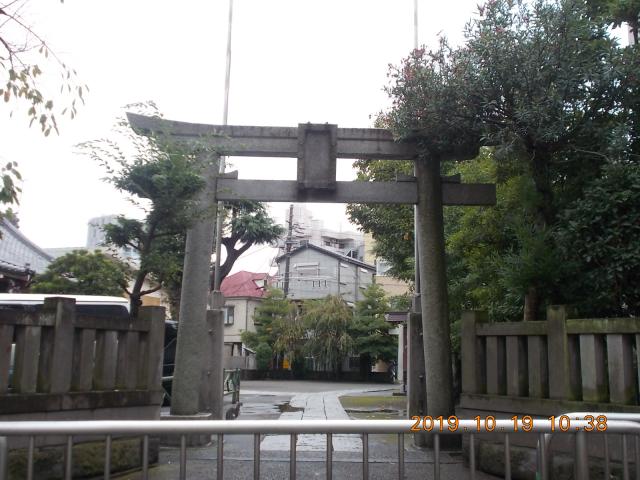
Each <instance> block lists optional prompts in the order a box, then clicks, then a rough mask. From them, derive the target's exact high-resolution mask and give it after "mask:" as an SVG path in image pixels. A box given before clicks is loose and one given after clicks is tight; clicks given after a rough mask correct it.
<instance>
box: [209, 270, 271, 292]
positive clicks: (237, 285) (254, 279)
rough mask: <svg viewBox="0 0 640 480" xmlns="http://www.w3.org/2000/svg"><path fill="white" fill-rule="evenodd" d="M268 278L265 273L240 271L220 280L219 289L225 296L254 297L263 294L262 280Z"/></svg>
mask: <svg viewBox="0 0 640 480" xmlns="http://www.w3.org/2000/svg"><path fill="white" fill-rule="evenodd" d="M265 280H267V281H269V280H270V277H269V274H267V273H253V272H245V271H244V270H243V271H240V272H237V273H234V274H233V275H229V276H227V277H226V278H225V279H224V280H222V285H220V291H221V292H222V294H223V295H224V296H225V297H227V298H228V297H255V298H262V297H264V296H265V290H264V281H265Z"/></svg>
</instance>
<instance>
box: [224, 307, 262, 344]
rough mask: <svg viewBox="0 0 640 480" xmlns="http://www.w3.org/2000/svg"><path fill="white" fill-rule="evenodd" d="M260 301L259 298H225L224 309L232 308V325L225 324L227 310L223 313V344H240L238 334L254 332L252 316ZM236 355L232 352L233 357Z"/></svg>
mask: <svg viewBox="0 0 640 480" xmlns="http://www.w3.org/2000/svg"><path fill="white" fill-rule="evenodd" d="M261 302H262V299H259V298H249V297H240V298H226V299H225V302H224V306H225V309H229V308H230V307H233V324H227V323H226V320H227V318H228V310H227V312H225V325H224V343H227V344H228V343H242V340H241V338H240V334H241V333H242V332H244V331H245V330H247V331H249V332H255V331H256V326H255V325H254V323H253V314H254V312H255V309H256V307H257V306H258V305H260V303H261ZM236 354H237V353H236V352H234V355H236Z"/></svg>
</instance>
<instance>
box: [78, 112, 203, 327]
mask: <svg viewBox="0 0 640 480" xmlns="http://www.w3.org/2000/svg"><path fill="white" fill-rule="evenodd" d="M152 108H153V106H152ZM129 145H131V149H130V151H127V150H125V149H126V148H127V147H128V146H129ZM80 149H81V151H83V152H84V153H86V154H87V155H89V157H90V158H92V159H93V160H95V161H97V162H99V163H100V164H101V165H102V166H103V167H104V168H105V170H106V171H107V174H108V175H107V177H106V179H105V180H106V181H107V182H109V183H111V184H113V185H114V186H115V188H116V189H118V190H119V191H121V192H123V193H125V194H126V195H127V196H128V197H129V198H130V200H131V202H132V203H134V204H135V205H137V206H138V207H139V208H140V209H141V210H143V211H144V212H145V214H146V216H145V218H144V219H143V220H138V219H130V218H125V217H119V218H118V221H117V223H114V224H110V225H106V226H105V227H104V230H105V234H106V243H107V244H109V245H114V246H116V247H121V248H125V247H127V248H131V249H133V250H134V251H135V252H137V253H138V255H139V259H138V261H137V262H136V263H135V264H134V263H133V262H132V264H131V265H130V266H131V267H132V269H135V275H134V278H133V285H132V287H131V288H130V289H128V290H127V293H128V294H129V296H130V298H131V311H132V313H133V314H134V315H135V314H136V313H137V309H138V307H139V305H140V303H141V302H140V299H141V297H142V296H144V295H147V294H149V293H153V292H155V291H157V290H159V289H160V288H162V286H163V285H165V284H167V285H168V284H175V283H177V282H178V283H179V280H178V279H179V278H180V277H181V274H182V273H181V272H182V266H183V255H184V254H183V252H184V238H185V232H186V230H187V228H188V227H189V225H190V224H191V223H192V222H193V221H195V220H196V219H197V218H198V216H199V215H201V214H203V213H204V212H201V211H197V210H196V207H195V196H196V194H197V193H198V192H199V190H200V189H202V188H203V186H204V181H203V180H202V178H201V175H200V173H201V171H202V169H203V168H205V167H206V164H203V163H202V162H201V160H199V159H197V158H196V157H195V155H194V154H193V153H192V152H190V151H188V150H186V149H185V148H183V147H181V146H180V145H178V144H175V143H171V142H170V140H168V139H167V137H154V138H146V137H139V136H138V135H135V134H134V133H133V131H132V130H130V129H129V126H128V124H127V123H126V121H124V120H123V121H120V122H119V123H118V124H117V126H116V129H115V131H114V138H111V139H102V140H95V141H90V142H86V143H83V144H81V145H80ZM148 279H151V280H152V281H153V282H154V283H155V285H153V286H151V287H150V288H147V289H144V285H145V281H146V280H148Z"/></svg>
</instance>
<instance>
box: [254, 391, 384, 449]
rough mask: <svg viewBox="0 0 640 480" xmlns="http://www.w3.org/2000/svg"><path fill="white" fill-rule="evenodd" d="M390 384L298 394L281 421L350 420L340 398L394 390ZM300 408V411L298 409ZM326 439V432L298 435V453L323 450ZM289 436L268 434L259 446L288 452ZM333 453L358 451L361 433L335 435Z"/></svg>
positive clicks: (360, 443) (290, 402)
mask: <svg viewBox="0 0 640 480" xmlns="http://www.w3.org/2000/svg"><path fill="white" fill-rule="evenodd" d="M395 389H396V386H393V385H379V386H378V385H376V386H375V387H371V386H368V387H364V388H356V389H349V390H339V391H329V392H313V393H299V394H297V395H295V396H294V397H293V398H292V399H291V400H290V401H289V406H290V407H291V408H292V409H296V410H295V411H289V412H283V413H282V415H280V419H282V420H349V415H347V412H345V411H344V408H342V405H341V404H340V400H339V397H341V396H343V395H353V394H356V393H365V392H371V391H377V392H380V391H389V390H395ZM298 409H299V410H298ZM326 445H327V441H326V436H325V435H314V434H304V435H299V436H298V438H297V442H296V450H297V451H298V452H323V451H324V450H325V448H326ZM289 448H290V443H289V438H288V437H287V436H285V435H267V436H266V437H265V438H264V440H262V444H261V447H260V450H261V451H263V450H264V451H269V450H275V451H289ZM333 451H334V452H361V451H362V439H361V437H360V435H346V434H345V435H334V436H333Z"/></svg>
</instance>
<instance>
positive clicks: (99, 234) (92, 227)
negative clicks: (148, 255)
mask: <svg viewBox="0 0 640 480" xmlns="http://www.w3.org/2000/svg"><path fill="white" fill-rule="evenodd" d="M112 223H118V215H103V216H101V217H95V218H92V219H91V220H89V224H88V225H87V250H89V251H93V250H103V251H107V252H109V253H111V254H113V255H115V256H116V257H118V258H119V259H121V260H124V261H129V262H133V263H139V261H140V257H139V255H138V252H136V251H134V250H132V249H131V248H129V247H121V248H116V247H113V246H109V245H105V240H106V235H105V233H104V227H105V225H109V224H112Z"/></svg>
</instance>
